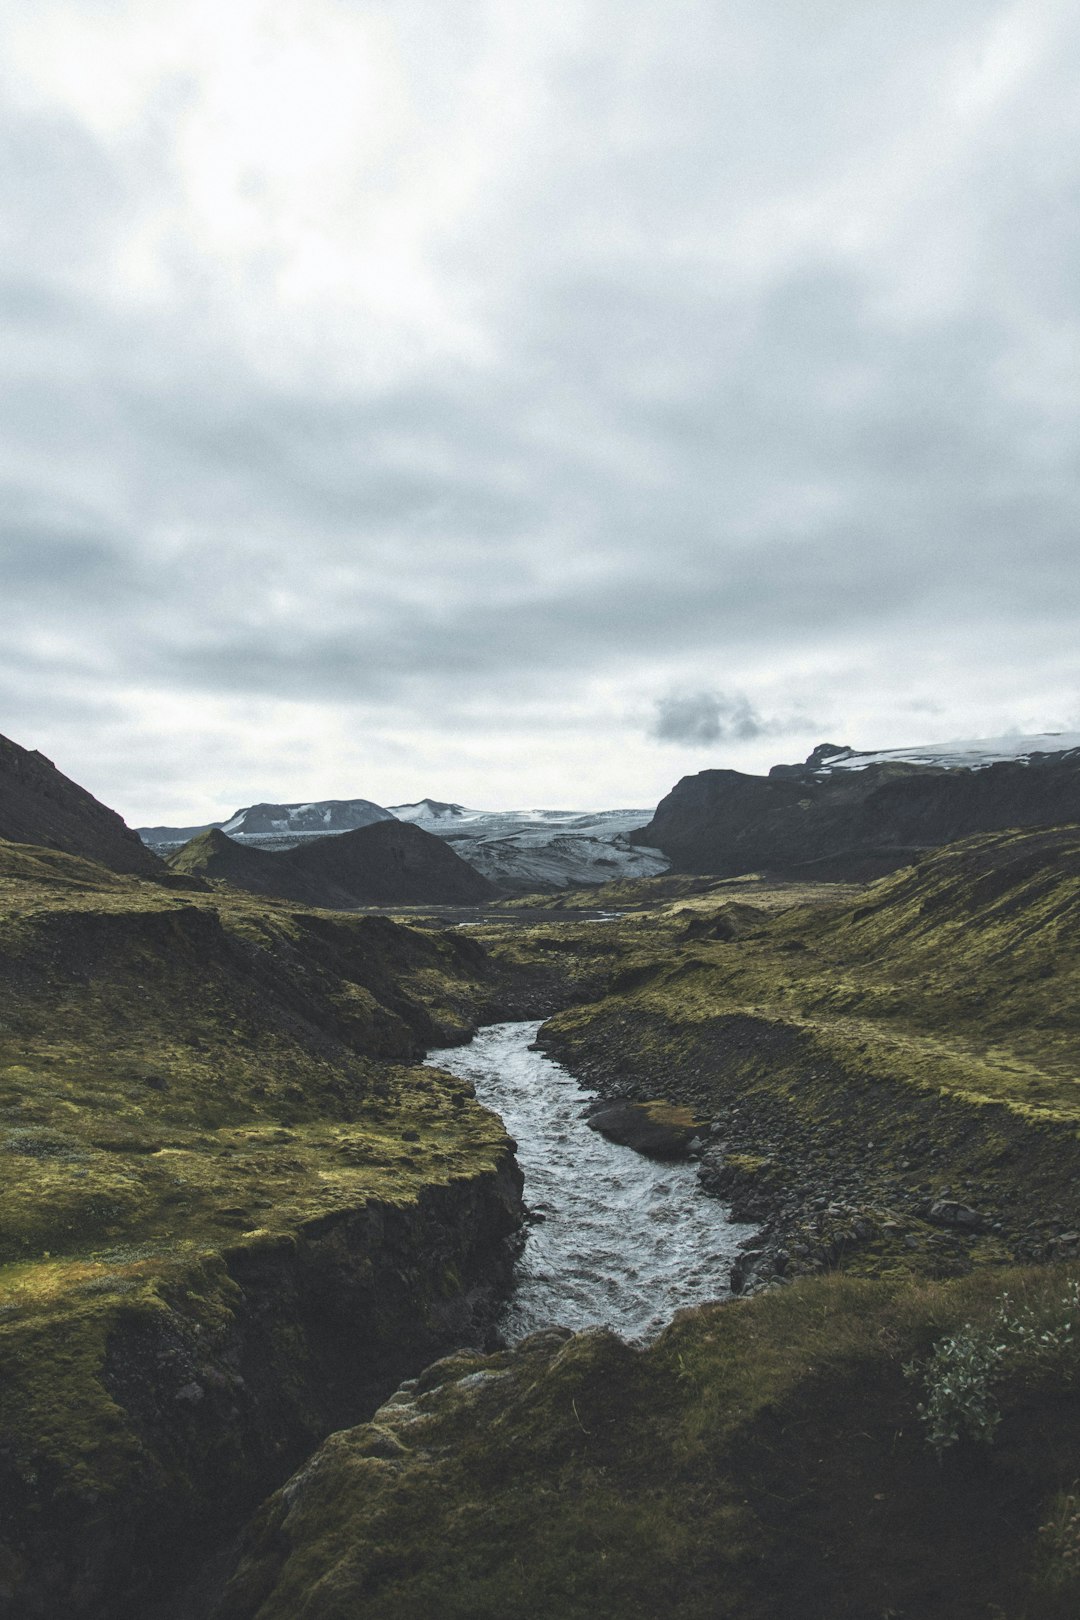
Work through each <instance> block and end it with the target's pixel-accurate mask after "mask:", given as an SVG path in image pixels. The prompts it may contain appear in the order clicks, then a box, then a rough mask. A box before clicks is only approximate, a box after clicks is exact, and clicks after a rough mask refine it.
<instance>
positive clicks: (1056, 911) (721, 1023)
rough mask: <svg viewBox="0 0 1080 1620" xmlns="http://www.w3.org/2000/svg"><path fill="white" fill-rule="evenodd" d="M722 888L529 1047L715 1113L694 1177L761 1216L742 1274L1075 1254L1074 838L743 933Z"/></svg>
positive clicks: (1079, 1214)
mask: <svg viewBox="0 0 1080 1620" xmlns="http://www.w3.org/2000/svg"><path fill="white" fill-rule="evenodd" d="M751 892H752V891H751ZM721 893H722V889H718V890H716V891H714V895H713V897H712V898H709V897H703V898H702V899H700V900H697V901H691V902H687V903H683V904H682V905H679V906H675V907H672V908H670V910H669V912H668V913H667V916H668V918H669V919H670V920H669V922H668V923H667V926H668V927H669V928H670V929H671V933H670V934H668V935H667V938H666V939H665V938H664V933H663V928H662V927H661V925H660V923H659V922H657V921H654V923H653V925H652V936H651V938H652V943H651V963H650V959H649V953H650V936H649V935H648V934H644V935H643V934H642V932H641V930H640V929H639V930H638V933H637V941H636V944H635V945H634V950H635V951H636V961H637V963H638V965H637V966H636V967H633V968H631V969H629V970H627V969H626V968H625V967H624V969H623V972H622V974H621V975H614V976H612V977H611V978H610V979H609V981H608V987H609V989H608V994H606V995H601V996H600V997H599V998H598V999H596V1000H594V1001H593V1002H591V1003H589V1004H587V1005H583V1006H581V1007H580V1008H576V1009H570V1010H568V1011H566V1012H563V1013H561V1014H559V1015H558V1016H557V1017H555V1018H554V1019H552V1020H551V1021H550V1022H549V1023H548V1024H547V1025H545V1027H544V1030H543V1031H542V1032H541V1039H542V1041H544V1043H545V1044H546V1045H547V1046H548V1047H549V1048H550V1049H552V1050H553V1051H554V1052H555V1053H556V1055H558V1056H559V1057H561V1058H562V1059H563V1061H565V1062H566V1063H567V1064H568V1065H569V1066H570V1067H571V1069H572V1070H573V1071H574V1072H575V1073H576V1074H578V1075H580V1076H581V1077H582V1078H583V1079H585V1080H586V1081H587V1082H588V1083H590V1084H593V1085H595V1086H596V1087H598V1089H600V1090H601V1092H602V1093H603V1094H604V1095H606V1096H609V1097H629V1098H631V1099H633V1100H638V1101H645V1100H650V1099H657V1098H662V1099H664V1100H666V1101H668V1102H670V1103H673V1104H679V1105H683V1106H687V1107H690V1108H692V1109H693V1110H694V1111H695V1112H696V1113H697V1114H698V1115H699V1117H700V1116H704V1117H706V1118H708V1119H709V1120H710V1121H711V1133H710V1138H709V1146H708V1148H707V1149H706V1150H705V1152H704V1155H703V1163H702V1174H703V1177H704V1179H705V1181H706V1183H707V1185H709V1186H710V1187H711V1188H712V1189H713V1190H714V1191H716V1192H717V1193H719V1194H720V1195H721V1196H723V1197H725V1198H726V1199H727V1200H728V1201H730V1202H732V1203H733V1204H734V1205H735V1210H736V1214H737V1215H738V1216H739V1218H742V1219H747V1220H755V1221H761V1222H764V1223H766V1230H765V1232H764V1234H763V1236H762V1237H761V1239H760V1240H759V1241H758V1243H757V1244H756V1245H755V1251H754V1252H753V1253H751V1254H748V1255H747V1256H746V1258H745V1263H744V1266H743V1267H742V1268H741V1275H740V1276H739V1277H738V1278H737V1281H739V1282H741V1283H744V1284H746V1283H754V1282H761V1281H762V1280H765V1279H771V1278H774V1277H775V1276H777V1275H781V1274H782V1275H784V1276H785V1277H793V1276H797V1275H799V1274H800V1273H803V1272H806V1271H813V1270H819V1269H821V1268H823V1267H827V1266H830V1265H833V1264H835V1263H837V1261H838V1260H841V1259H842V1261H843V1263H844V1264H845V1265H846V1266H849V1267H854V1268H855V1269H857V1270H862V1271H864V1272H866V1273H867V1274H869V1275H877V1276H880V1275H885V1274H893V1273H895V1274H901V1273H902V1272H904V1271H911V1270H915V1271H923V1272H929V1273H930V1274H932V1275H945V1274H948V1273H950V1272H958V1271H963V1270H965V1269H967V1268H968V1267H970V1266H971V1265H973V1264H975V1265H982V1264H995V1263H1001V1262H1003V1261H1005V1260H1007V1259H1021V1260H1024V1259H1049V1258H1054V1257H1063V1256H1068V1255H1071V1254H1075V1253H1076V1252H1077V1250H1078V1248H1080V1191H1078V1189H1080V1147H1078V1142H1077V1124H1078V1120H1080V1104H1078V1100H1077V1095H1076V1078H1075V1077H1076V1074H1077V1071H1078V1069H1080V1019H1078V1016H1077V1012H1076V1008H1077V1006H1078V1005H1080V952H1078V950H1077V944H1076V941H1077V937H1078V932H1077V931H1078V924H1080V829H1076V828H1058V829H1051V830H1047V831H1039V832H1035V831H1033V832H1027V833H1022V832H1021V833H1005V834H992V835H984V836H983V837H981V838H976V839H971V840H968V841H966V842H964V843H961V844H958V845H955V846H952V847H950V848H948V849H944V850H941V851H939V852H938V853H936V854H935V855H933V856H930V857H927V858H926V859H925V860H924V861H923V862H921V863H920V864H919V865H918V866H916V867H914V868H911V869H907V870H904V871H902V872H899V873H897V874H896V875H895V876H894V877H891V878H888V879H884V880H882V881H881V882H879V883H877V884H876V885H874V886H872V887H870V888H869V889H867V890H866V891H865V893H864V894H863V895H862V896H860V897H859V898H858V899H857V900H856V901H851V900H845V901H843V902H841V903H838V904H836V905H827V904H826V905H819V906H816V907H805V906H803V907H794V908H791V909H789V910H787V911H784V912H781V913H779V914H773V915H769V914H768V913H766V912H764V911H762V912H759V913H758V916H757V920H756V921H755V920H754V909H753V908H752V907H750V906H747V905H745V904H743V905H740V906H739V907H738V908H735V907H734V906H732V904H731V902H730V901H729V902H727V903H726V904H721V903H718V901H719V896H720V894H721ZM679 925H681V938H680V937H679V935H678V934H676V933H675V929H676V927H677V926H679ZM615 926H617V925H612V927H613V928H614V927H615ZM624 926H625V925H624ZM524 948H525V946H524V942H523V941H522V942H519V944H518V951H519V954H520V953H521V952H522V951H523V950H524ZM625 959H626V958H625V956H624V960H625Z"/></svg>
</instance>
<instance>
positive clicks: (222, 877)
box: [165, 827, 352, 906]
mask: <svg viewBox="0 0 1080 1620" xmlns="http://www.w3.org/2000/svg"><path fill="white" fill-rule="evenodd" d="M165 859H166V864H167V865H168V866H169V867H170V868H171V870H172V871H174V872H179V873H182V874H184V875H185V876H190V877H198V878H209V879H213V880H215V881H217V882H219V883H229V884H231V885H232V887H233V888H234V889H243V890H244V891H245V892H246V893H247V894H261V895H266V896H268V897H270V898H273V899H278V900H292V901H295V902H297V903H298V904H299V905H302V906H342V905H344V906H348V905H351V904H352V899H351V897H350V896H349V895H347V894H345V893H344V892H343V891H341V890H339V889H337V888H336V887H334V886H333V885H330V884H327V883H326V882H324V881H322V880H320V879H319V878H316V877H308V876H307V875H306V874H305V873H304V872H298V871H296V870H295V868H294V867H293V866H292V865H291V864H290V863H289V862H288V861H287V860H286V859H285V857H284V855H282V854H272V853H271V852H270V851H268V850H264V849H252V848H251V847H250V846H248V845H246V844H239V843H237V841H236V839H235V838H230V837H229V836H228V834H227V833H223V832H221V831H219V829H218V828H216V827H211V828H209V829H208V830H207V831H206V832H201V833H197V834H196V836H195V837H194V838H192V839H191V840H190V842H188V843H186V844H184V845H183V846H182V847H181V848H180V849H178V850H175V851H173V853H171V854H170V855H167V856H166V857H165Z"/></svg>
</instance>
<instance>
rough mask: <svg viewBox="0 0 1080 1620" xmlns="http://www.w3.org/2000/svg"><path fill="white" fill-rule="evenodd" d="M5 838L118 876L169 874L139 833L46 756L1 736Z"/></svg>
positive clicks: (0, 819)
mask: <svg viewBox="0 0 1080 1620" xmlns="http://www.w3.org/2000/svg"><path fill="white" fill-rule="evenodd" d="M0 838H7V839H10V840H11V841H12V842H14V843H18V844H38V845H42V846H44V847H45V848H46V849H62V850H65V851H66V852H67V853H68V854H69V855H85V856H86V857H87V858H88V859H89V860H92V861H100V862H101V864H102V866H108V867H111V869H112V870H113V871H114V872H141V873H143V874H144V875H145V876H147V877H151V876H153V874H154V873H155V872H162V871H163V870H164V868H163V866H162V864H161V862H160V861H159V859H158V857H157V856H156V855H154V854H153V853H152V852H151V851H150V850H148V849H147V848H146V846H145V844H144V843H143V842H142V839H141V838H140V837H139V835H138V833H136V832H133V831H132V830H131V828H130V827H129V826H127V824H126V823H125V822H124V820H123V818H122V817H121V816H118V815H117V813H116V811H115V810H109V809H107V808H106V806H105V805H103V804H101V803H99V801H98V800H97V799H95V798H94V796H93V794H92V793H88V792H87V791H86V789H85V788H81V787H79V785H78V784H77V783H76V782H72V781H71V780H70V779H69V778H68V777H66V776H64V775H62V774H61V772H60V771H58V770H57V769H56V766H55V765H54V764H53V763H52V760H50V759H46V758H45V755H44V754H39V753H38V752H37V751H36V750H34V751H33V752H31V751H30V750H28V749H26V748H20V747H19V745H18V743H13V742H11V741H10V740H9V739H8V738H7V737H0Z"/></svg>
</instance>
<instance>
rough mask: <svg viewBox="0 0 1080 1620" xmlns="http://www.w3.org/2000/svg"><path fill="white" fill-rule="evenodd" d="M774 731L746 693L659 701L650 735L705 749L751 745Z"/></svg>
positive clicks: (699, 694) (704, 694)
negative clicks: (729, 744) (723, 744)
mask: <svg viewBox="0 0 1080 1620" xmlns="http://www.w3.org/2000/svg"><path fill="white" fill-rule="evenodd" d="M773 729H774V728H773V727H772V726H770V724H769V723H768V722H767V721H765V720H763V719H762V718H761V716H760V715H759V714H758V713H757V712H756V711H755V709H754V708H753V705H752V704H751V703H750V701H749V699H748V698H747V697H746V696H745V694H744V693H741V692H734V693H727V692H692V693H685V694H683V695H681V696H678V695H677V696H672V697H663V698H658V699H657V702H656V717H655V719H654V721H653V724H652V726H651V727H650V735H651V736H653V737H655V738H656V740H657V741H658V742H669V743H689V744H690V745H691V746H692V747H695V748H705V747H708V746H710V745H711V744H713V743H719V742H732V741H737V742H748V741H750V740H751V739H753V738H755V737H763V736H765V735H766V734H767V733H768V732H770V731H771V730H773Z"/></svg>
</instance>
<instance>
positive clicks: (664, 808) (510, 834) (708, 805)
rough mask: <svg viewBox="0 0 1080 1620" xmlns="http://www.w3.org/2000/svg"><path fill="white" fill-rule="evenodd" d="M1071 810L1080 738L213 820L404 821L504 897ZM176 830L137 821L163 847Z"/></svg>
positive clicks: (901, 850) (901, 843) (317, 828)
mask: <svg viewBox="0 0 1080 1620" xmlns="http://www.w3.org/2000/svg"><path fill="white" fill-rule="evenodd" d="M1077 820H1080V733H1074V732H1061V733H1055V732H1049V733H1040V734H1037V735H1031V736H1007V737H993V738H981V739H974V740H962V741H958V742H948V743H934V744H930V745H926V746H919V747H913V748H892V749H884V750H859V749H855V748H851V747H849V746H848V745H846V744H840V743H821V744H819V746H818V747H817V748H815V749H814V751H813V753H811V754H810V756H809V757H808V758H807V759H806V760H804V761H803V762H802V763H801V764H797V765H775V766H774V767H773V768H772V770H771V771H770V772H769V774H768V776H754V775H750V774H747V773H743V772H740V771H728V770H707V771H701V772H699V773H698V774H697V775H695V776H688V777H684V778H683V780H682V781H681V782H679V783H678V784H677V786H676V787H675V788H674V789H673V790H672V792H671V793H669V794H668V795H667V796H666V798H664V799H663V800H662V801H661V803H660V804H659V805H658V806H657V808H656V810H655V812H653V813H652V814H651V815H650V812H649V811H647V810H601V811H591V812H585V811H577V810H541V809H533V810H475V809H470V808H469V807H468V806H466V805H462V804H456V803H454V802H452V801H448V800H442V799H434V798H424V799H420V800H417V801H416V802H414V803H411V804H398V805H391V806H390V807H389V808H386V807H384V806H382V805H378V804H375V803H373V802H372V801H371V800H370V799H324V800H318V801H312V802H309V803H305V804H286V805H281V804H259V805H253V806H250V807H249V808H247V809H244V810H238V811H237V812H236V813H235V815H233V816H232V817H230V819H229V820H228V821H226V822H223V823H215V824H214V825H215V826H216V827H217V828H218V830H220V831H222V832H224V833H225V834H227V835H228V836H229V837H230V838H232V839H233V840H235V841H236V842H237V843H238V844H240V845H244V846H249V847H254V848H255V849H257V850H260V851H274V852H281V851H285V850H290V849H294V848H296V847H298V846H300V845H302V844H304V843H306V842H308V841H319V840H325V839H326V838H327V836H328V835H330V834H345V833H350V832H353V831H355V830H357V829H359V828H361V827H364V826H371V825H376V824H378V823H385V822H390V823H395V824H397V825H403V824H405V825H411V826H413V827H415V828H417V829H419V830H420V831H422V832H425V833H427V834H430V835H432V836H434V837H435V838H437V839H440V840H442V841H443V842H444V843H446V844H449V845H452V847H453V849H454V851H455V853H456V854H458V855H460V856H461V857H462V858H463V859H464V860H465V861H466V862H468V864H469V865H470V866H471V867H472V868H473V869H474V870H475V871H476V872H478V873H479V874H480V875H481V876H482V877H484V878H486V879H487V880H488V881H489V883H491V884H494V885H496V886H497V887H498V888H499V889H500V890H501V891H502V892H503V893H506V894H523V893H527V892H529V891H531V890H553V889H559V888H566V887H579V886H586V885H589V884H594V885H595V884H600V883H605V882H609V881H611V880H613V879H616V878H642V877H652V876H656V875H658V874H659V873H661V872H664V871H666V870H667V869H668V868H669V867H673V868H674V869H675V870H676V871H689V872H708V873H715V874H717V875H721V876H724V875H731V876H735V875H738V874H740V873H745V872H751V871H766V872H772V873H776V874H778V875H784V874H789V875H792V876H795V875H799V876H807V877H814V876H817V877H821V878H830V877H852V878H863V877H873V876H877V875H879V874H881V873H883V872H886V871H891V870H893V869H894V868H895V867H897V866H901V865H904V864H905V863H906V862H908V861H911V860H913V859H915V858H916V857H917V856H918V855H920V854H921V853H922V852H924V851H925V850H928V849H934V848H937V847H938V846H939V845H940V844H943V843H948V842H950V841H952V840H953V839H956V838H962V837H965V836H967V835H968V834H969V833H976V832H993V831H998V830H1002V829H1004V828H1007V827H1032V826H1048V825H1057V824H1060V823H1062V822H1070V821H1077ZM207 830H209V829H208V828H198V829H192V828H190V827H153V828H141V829H140V833H141V836H142V837H143V838H144V840H145V841H146V843H147V844H148V845H150V846H151V847H152V848H154V849H155V850H157V851H158V852H159V853H162V854H169V853H170V852H171V851H174V850H175V849H176V848H178V847H179V846H180V845H182V844H183V843H185V842H186V841H187V840H188V839H189V838H190V837H191V836H192V834H193V832H196V833H200V832H205V831H207Z"/></svg>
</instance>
